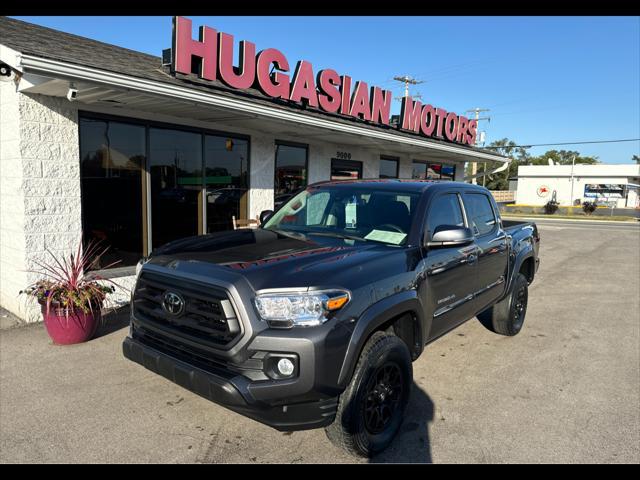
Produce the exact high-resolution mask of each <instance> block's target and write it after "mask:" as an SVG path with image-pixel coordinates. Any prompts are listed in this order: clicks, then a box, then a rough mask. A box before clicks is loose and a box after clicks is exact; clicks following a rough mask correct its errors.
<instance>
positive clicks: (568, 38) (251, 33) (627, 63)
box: [14, 16, 640, 163]
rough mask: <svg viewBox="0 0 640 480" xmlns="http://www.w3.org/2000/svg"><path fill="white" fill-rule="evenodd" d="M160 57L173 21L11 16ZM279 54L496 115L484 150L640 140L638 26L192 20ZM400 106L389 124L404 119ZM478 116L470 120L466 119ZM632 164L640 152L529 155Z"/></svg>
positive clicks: (601, 21)
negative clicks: (408, 79)
mask: <svg viewBox="0 0 640 480" xmlns="http://www.w3.org/2000/svg"><path fill="white" fill-rule="evenodd" d="M14 18H17V19H20V20H25V21H28V22H31V23H35V24H38V25H43V26H46V27H50V28H55V29H58V30H62V31H65V32H69V33H74V34H77V35H81V36H85V37H89V38H93V39H95V40H99V41H103V42H107V43H111V44H115V45H118V46H122V47H126V48H129V49H132V50H138V51H141V52H145V53H149V54H152V55H157V56H160V54H161V52H162V49H164V48H169V47H170V46H171V17H14ZM188 18H190V19H191V20H192V21H193V28H194V38H197V28H198V26H200V25H207V26H210V27H212V28H215V29H216V30H218V31H223V32H226V33H230V34H232V35H234V39H235V41H236V42H237V41H239V40H250V41H252V42H253V43H255V44H256V49H257V50H258V51H260V50H262V49H265V48H277V49H279V50H280V51H282V52H283V53H284V54H285V56H286V57H287V59H288V60H289V63H290V64H294V65H295V62H297V61H298V60H308V61H309V62H311V63H312V64H313V67H314V71H316V72H317V71H318V70H320V69H322V68H333V69H334V70H336V71H337V72H338V73H340V74H341V75H342V74H347V75H350V76H351V77H352V78H353V79H354V81H356V80H362V81H365V82H367V83H368V84H369V85H370V86H371V85H377V86H380V87H382V88H388V89H393V91H394V94H395V95H396V96H401V95H402V94H403V91H404V86H403V85H401V84H400V83H399V82H397V81H394V80H393V77H394V76H399V75H410V76H412V77H414V78H416V79H418V80H423V81H424V83H421V84H419V85H416V86H413V87H412V88H411V90H410V93H412V94H413V93H419V94H420V95H422V101H423V103H431V104H432V105H434V106H438V107H442V108H444V109H446V110H448V111H454V112H456V113H458V114H465V111H466V110H469V109H473V108H476V107H479V108H488V109H490V111H489V112H483V113H482V114H481V115H482V116H489V117H491V119H490V121H486V120H485V121H481V122H480V127H479V130H484V131H486V143H487V144H488V143H490V142H492V141H493V140H497V139H501V138H505V137H506V138H508V139H510V140H513V141H515V142H516V143H517V144H518V145H531V144H545V143H560V142H581V141H594V140H618V139H629V138H640V17H373V16H372V17H293V16H291V17H249V16H247V17H228V16H209V17H188ZM399 110H400V102H399V101H395V102H394V106H393V108H392V114H397V113H399ZM468 115H472V114H468ZM549 149H565V150H577V151H579V152H580V153H581V154H582V155H589V156H597V157H598V158H599V160H600V161H601V162H604V163H630V162H631V161H632V160H631V157H632V156H633V155H640V142H638V141H634V142H625V143H607V144H599V145H598V144H591V145H561V146H549V147H532V148H530V149H529V152H530V153H531V154H532V155H541V154H543V153H544V152H545V151H547V150H549Z"/></svg>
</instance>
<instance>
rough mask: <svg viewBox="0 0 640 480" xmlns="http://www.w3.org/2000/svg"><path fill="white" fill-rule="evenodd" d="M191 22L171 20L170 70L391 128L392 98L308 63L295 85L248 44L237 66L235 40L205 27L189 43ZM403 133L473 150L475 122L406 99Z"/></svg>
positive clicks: (269, 54) (278, 60) (281, 66)
mask: <svg viewBox="0 0 640 480" xmlns="http://www.w3.org/2000/svg"><path fill="white" fill-rule="evenodd" d="M191 26H192V25H191V20H189V19H187V18H183V17H174V19H173V51H172V54H173V55H172V65H171V69H172V71H173V72H175V73H182V74H185V75H189V74H193V73H195V74H197V75H198V76H199V77H200V78H202V79H204V80H210V81H213V80H220V81H222V82H223V83H225V84H226V85H228V86H229V87H231V88H235V89H238V90H246V89H249V88H256V89H258V90H260V91H261V92H262V93H263V94H264V95H266V96H267V97H270V98H281V99H284V100H288V101H290V102H294V103H297V104H301V105H304V106H306V107H308V108H315V109H319V110H322V111H324V112H327V113H330V114H335V115H345V116H350V117H353V118H357V119H359V120H361V121H364V122H370V123H374V124H377V125H389V123H390V117H391V102H392V101H393V96H392V95H393V94H392V92H391V91H390V90H383V89H381V88H380V87H376V86H372V87H371V88H369V87H368V85H367V83H366V82H364V81H357V82H355V88H353V91H352V83H353V80H352V78H351V77H350V76H348V75H340V74H339V73H338V72H336V71H335V70H331V69H324V70H320V71H319V72H318V75H317V76H315V75H314V70H313V65H311V63H310V62H308V61H305V60H303V61H300V62H298V63H297V65H296V68H295V72H294V73H293V75H292V77H291V79H290V78H289V75H287V72H289V71H290V69H289V62H288V61H287V58H286V57H285V55H284V54H283V53H282V52H280V51H279V50H276V49H275V48H267V49H265V50H262V51H261V52H259V53H258V54H257V55H256V46H255V45H254V44H253V43H251V42H249V41H241V42H238V64H237V65H236V64H235V62H234V40H233V36H232V35H230V34H228V33H223V32H217V31H216V30H214V29H213V28H210V27H205V26H202V27H200V29H199V35H198V40H193V38H192V37H191ZM400 117H401V118H400V122H399V124H398V126H397V128H398V129H400V130H406V131H409V132H413V133H416V134H419V135H422V136H425V137H437V138H441V139H446V140H448V141H450V142H457V143H461V144H468V145H474V144H475V139H476V134H477V127H478V125H477V122H476V121H475V120H468V119H467V118H466V117H463V116H458V115H456V114H455V113H453V112H447V111H446V110H445V109H443V108H436V107H434V106H432V105H428V104H427V105H422V103H420V102H417V101H415V102H414V101H413V99H412V98H411V97H405V98H403V99H402V106H401V111H400Z"/></svg>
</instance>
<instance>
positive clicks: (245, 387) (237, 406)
mask: <svg viewBox="0 0 640 480" xmlns="http://www.w3.org/2000/svg"><path fill="white" fill-rule="evenodd" d="M122 349H123V353H124V356H125V357H126V358H128V359H129V360H131V361H133V362H136V363H139V364H140V365H142V366H144V367H145V368H147V369H148V370H151V371H152V372H155V373H157V374H159V375H162V376H163V377H165V378H167V379H169V380H171V381H172V382H174V383H177V384H178V385H180V386H182V387H184V388H186V389H187V390H190V391H192V392H194V393H196V394H198V395H200V396H202V397H204V398H206V399H208V400H210V401H212V402H215V403H217V404H219V405H222V406H224V407H226V408H228V409H230V410H233V411H235V412H237V413H240V414H242V415H245V416H247V417H249V418H252V419H254V420H256V421H258V422H261V423H264V424H266V425H269V426H271V427H273V428H275V429H277V430H280V431H293V430H307V429H312V428H320V427H324V426H327V425H329V424H331V423H332V422H333V420H334V419H335V415H336V410H337V405H338V397H330V398H321V399H313V400H307V401H303V402H297V401H293V402H291V403H289V402H287V398H288V397H289V394H290V393H291V386H292V385H291V384H290V383H288V382H286V381H280V382H278V381H251V380H250V379H248V378H247V377H245V376H243V375H241V374H236V373H233V372H231V371H228V370H220V371H216V372H213V371H206V370H203V369H200V368H198V367H195V366H193V365H191V364H189V363H187V362H185V361H183V360H181V359H178V358H176V357H174V356H172V355H169V354H167V353H165V352H161V351H159V350H157V349H154V348H152V347H150V346H148V345H145V344H143V343H142V342H140V341H139V340H137V339H135V338H132V337H127V338H125V340H124V343H123V345H122Z"/></svg>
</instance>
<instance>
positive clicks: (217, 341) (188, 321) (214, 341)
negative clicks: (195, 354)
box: [133, 272, 241, 348]
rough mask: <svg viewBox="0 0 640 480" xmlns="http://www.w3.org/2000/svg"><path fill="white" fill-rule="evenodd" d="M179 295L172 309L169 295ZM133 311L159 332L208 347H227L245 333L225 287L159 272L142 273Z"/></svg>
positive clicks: (141, 320)
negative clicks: (172, 309)
mask: <svg viewBox="0 0 640 480" xmlns="http://www.w3.org/2000/svg"><path fill="white" fill-rule="evenodd" d="M170 294H174V296H170V297H168V295H170ZM176 296H177V298H179V299H180V300H179V305H177V307H176V308H175V309H174V310H175V311H174V312H172V311H171V309H170V308H166V307H167V305H168V304H167V298H176ZM163 304H164V305H163ZM168 306H170V305H168ZM133 314H134V317H135V319H136V320H137V321H138V322H140V323H141V324H142V325H143V326H144V327H145V328H147V329H150V330H154V331H155V332H156V334H162V333H165V334H167V335H169V336H172V337H176V336H177V337H180V338H183V339H185V340H187V341H189V340H191V341H192V342H196V343H197V344H201V345H203V346H205V347H206V346H214V347H218V348H220V347H225V346H227V345H229V344H230V343H231V342H233V341H234V340H235V339H236V338H237V337H238V336H239V335H240V334H241V326H240V321H239V319H238V317H237V315H236V313H235V311H234V309H233V307H232V305H231V301H230V300H229V297H228V295H227V293H226V291H225V290H223V289H221V288H217V287H214V286H212V285H208V284H204V283H199V282H194V281H191V280H186V279H178V278H174V277H169V276H163V275H159V274H156V273H150V272H142V273H141V274H140V277H139V278H138V283H137V285H136V289H135V292H134V295H133Z"/></svg>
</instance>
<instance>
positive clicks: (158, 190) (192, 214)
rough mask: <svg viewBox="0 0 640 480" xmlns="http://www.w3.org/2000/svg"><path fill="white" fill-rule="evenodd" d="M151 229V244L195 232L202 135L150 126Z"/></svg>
mask: <svg viewBox="0 0 640 480" xmlns="http://www.w3.org/2000/svg"><path fill="white" fill-rule="evenodd" d="M149 156H150V159H149V160H150V162H149V163H150V168H151V212H152V215H151V219H152V222H151V231H152V240H153V247H154V248H156V247H158V246H160V245H163V244H165V243H167V242H170V241H171V240H176V239H178V238H184V237H188V236H191V235H197V234H198V224H199V218H198V217H199V216H201V214H200V213H199V212H200V210H201V207H199V205H201V195H202V187H203V179H202V135H200V134H197V133H192V132H185V131H182V130H170V129H163V128H162V129H161V128H151V129H150V131H149Z"/></svg>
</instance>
